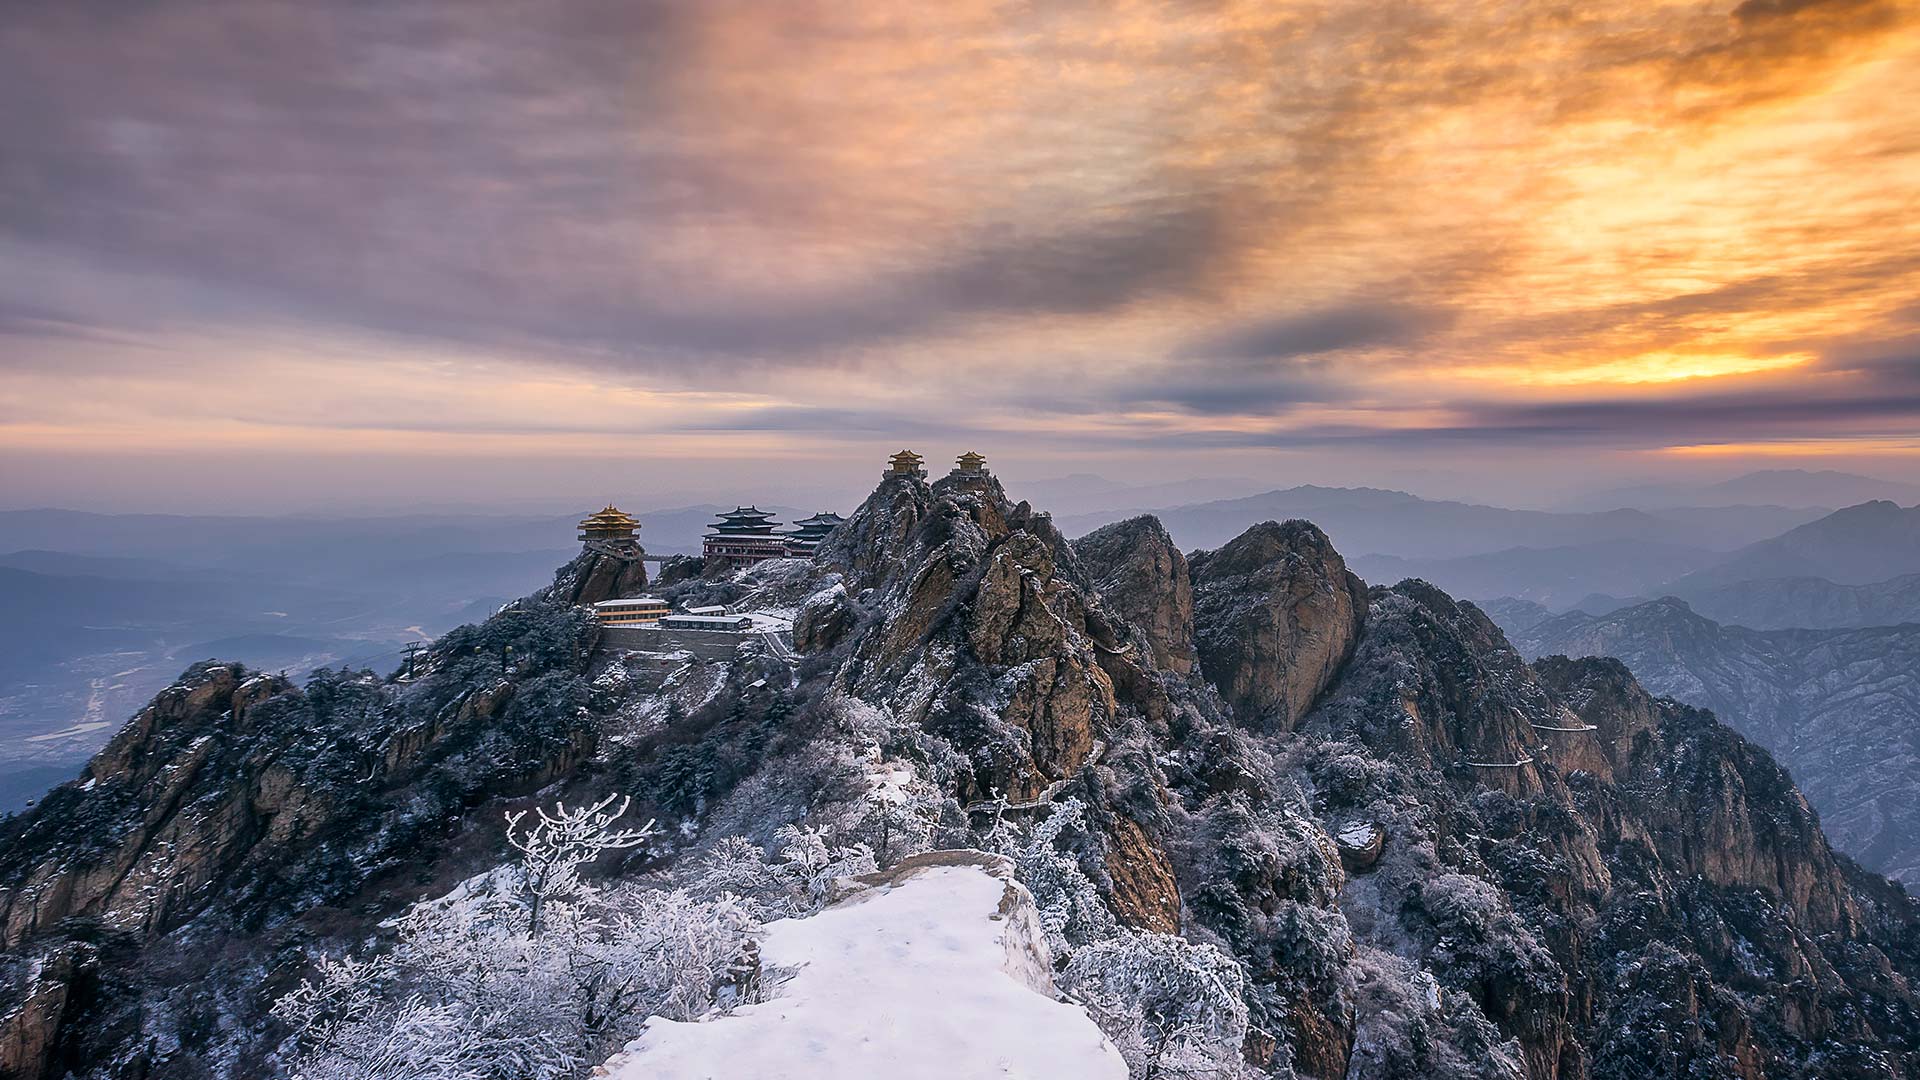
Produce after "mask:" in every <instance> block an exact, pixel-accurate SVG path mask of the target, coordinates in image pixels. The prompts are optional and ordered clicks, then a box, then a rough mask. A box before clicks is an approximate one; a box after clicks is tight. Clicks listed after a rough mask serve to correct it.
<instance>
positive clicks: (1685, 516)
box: [1057, 485, 1821, 562]
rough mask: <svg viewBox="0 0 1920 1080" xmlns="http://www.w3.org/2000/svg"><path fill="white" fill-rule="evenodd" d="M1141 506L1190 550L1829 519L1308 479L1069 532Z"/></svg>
mask: <svg viewBox="0 0 1920 1080" xmlns="http://www.w3.org/2000/svg"><path fill="white" fill-rule="evenodd" d="M1139 509H1147V510H1149V511H1150V512H1151V513H1153V514H1154V515H1155V516H1156V517H1158V518H1159V519H1160V520H1161V522H1162V523H1164V524H1165V526H1166V528H1167V531H1168V532H1169V533H1171V534H1172V536H1173V538H1174V540H1175V541H1176V542H1177V543H1179V544H1180V545H1181V546H1182V547H1186V548H1211V547H1217V546H1219V545H1220V544H1222V543H1225V542H1226V541H1227V540H1228V539H1231V538H1232V537H1234V536H1236V535H1238V534H1239V533H1240V532H1241V531H1242V530H1244V529H1246V527H1247V526H1248V525H1251V524H1253V523H1255V522H1259V521H1266V520H1270V519H1271V520H1285V519H1288V518H1304V519H1306V520H1308V521H1312V522H1313V523H1314V524H1316V525H1318V526H1320V528H1322V529H1323V530H1325V531H1326V533H1327V535H1328V536H1330V537H1331V538H1332V539H1333V541H1334V542H1335V543H1336V544H1338V545H1340V547H1341V548H1343V549H1344V550H1347V551H1352V552H1357V553H1360V555H1361V556H1364V555H1390V556H1396V557H1399V558H1405V559H1456V558H1462V557H1467V556H1474V555H1484V554H1487V553H1490V552H1497V551H1505V550H1509V549H1513V548H1532V549H1542V548H1569V547H1583V546H1588V545H1594V544H1602V543H1623V542H1631V543H1641V544H1657V545H1664V546H1668V547H1682V548H1699V549H1704V550H1706V551H1731V550H1733V549H1735V548H1738V547H1741V546H1744V545H1746V544H1751V543H1753V542H1755V541H1757V540H1761V539H1764V538H1766V537H1771V536H1777V535H1779V534H1780V533H1781V532H1783V531H1785V530H1787V529H1791V528H1793V527H1795V526H1797V525H1803V524H1805V523H1807V522H1809V521H1812V520H1814V519H1816V518H1818V517H1820V516H1821V511H1819V510H1808V509H1794V508H1787V507H1778V506H1725V507H1691V508H1677V509H1669V510H1660V511H1645V510H1632V509H1619V510H1604V511H1597V512H1591V513H1560V512H1554V511H1547V510H1511V509H1507V508H1504V507H1498V506H1483V505H1479V504H1475V503H1463V502H1450V501H1437V500H1432V499H1422V498H1420V497H1418V496H1415V495H1409V494H1408V493H1406V492H1404V491H1388V490H1383V489H1380V488H1330V487H1316V486H1312V485H1307V486H1302V487H1294V488H1287V489H1285V490H1281V491H1269V492H1265V493H1262V494H1259V495H1250V496H1246V497H1243V498H1237V499H1221V500H1216V501H1213V502H1201V503H1191V504H1187V505H1180V506H1172V507H1161V508H1134V509H1132V510H1119V509H1115V510H1103V511H1099V512H1095V513H1087V514H1069V515H1064V516H1062V517H1060V518H1058V519H1057V520H1058V524H1059V525H1060V527H1061V528H1062V529H1063V530H1064V531H1065V532H1067V533H1068V534H1069V535H1075V536H1077V535H1082V534H1085V533H1088V532H1092V531H1093V530H1094V529H1097V528H1099V527H1100V526H1102V525H1107V524H1111V523H1112V522H1114V521H1118V520H1122V519H1124V518H1127V517H1130V516H1133V513H1134V512H1136V511H1137V510H1139ZM1358 558H1359V557H1358V556H1356V562H1357V561H1358Z"/></svg>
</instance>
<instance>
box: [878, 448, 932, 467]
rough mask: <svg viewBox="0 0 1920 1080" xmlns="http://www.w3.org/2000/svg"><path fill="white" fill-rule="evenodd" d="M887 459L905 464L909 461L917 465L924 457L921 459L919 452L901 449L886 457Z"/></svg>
mask: <svg viewBox="0 0 1920 1080" xmlns="http://www.w3.org/2000/svg"><path fill="white" fill-rule="evenodd" d="M887 460H888V461H892V462H895V463H899V464H906V463H908V462H911V463H913V464H915V465H918V464H920V462H921V461H922V460H924V459H922V458H921V457H920V455H919V454H916V453H914V452H913V451H911V450H902V451H900V452H899V453H897V454H895V455H893V456H892V457H890V458H888V459H887Z"/></svg>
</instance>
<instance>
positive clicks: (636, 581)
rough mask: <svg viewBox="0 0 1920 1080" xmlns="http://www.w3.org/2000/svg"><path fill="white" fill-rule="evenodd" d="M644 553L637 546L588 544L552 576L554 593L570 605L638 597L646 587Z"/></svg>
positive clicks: (589, 604) (590, 604)
mask: <svg viewBox="0 0 1920 1080" xmlns="http://www.w3.org/2000/svg"><path fill="white" fill-rule="evenodd" d="M645 554H646V553H645V552H644V551H642V550H641V549H640V546H639V545H638V544H623V545H619V546H611V545H607V544H592V543H590V544H587V545H585V546H584V547H583V548H582V549H581V551H580V554H579V555H578V556H577V557H575V558H574V560H573V561H572V562H570V563H568V564H567V565H565V566H563V567H561V568H560V570H559V571H558V572H557V573H556V574H555V575H554V579H553V594H554V596H555V598H556V599H560V600H564V601H565V602H567V603H569V604H585V605H588V606H592V605H594V604H597V603H599V602H600V601H602V600H617V599H620V598H622V597H628V596H638V595H640V594H642V593H643V592H645V591H646V588H647V564H646V563H645V562H644V561H643V560H642V556H644V555H645Z"/></svg>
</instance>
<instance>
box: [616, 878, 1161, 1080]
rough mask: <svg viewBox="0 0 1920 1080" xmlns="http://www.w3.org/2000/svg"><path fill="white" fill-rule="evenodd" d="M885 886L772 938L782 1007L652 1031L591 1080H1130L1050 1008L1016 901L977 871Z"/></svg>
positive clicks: (1056, 1006) (1106, 1051)
mask: <svg viewBox="0 0 1920 1080" xmlns="http://www.w3.org/2000/svg"><path fill="white" fill-rule="evenodd" d="M941 854H944V855H951V854H953V853H941ZM891 877H892V882H891V883H890V884H883V885H879V886H876V887H873V888H870V889H867V890H864V891H862V892H859V893H856V894H854V895H853V896H851V897H849V898H848V899H847V900H845V901H843V902H842V903H841V904H839V905H838V906H835V907H832V908H829V909H828V910H826V911H824V912H821V913H820V914H818V915H815V916H813V917H812V918H807V919H788V920H785V921H782V922H777V923H773V924H771V925H770V926H768V927H767V934H766V940H765V942H764V944H763V945H762V947H761V957H762V960H763V962H764V963H766V964H767V965H769V966H771V967H777V968H788V969H792V970H793V972H794V973H793V975H792V977H791V978H790V979H789V980H788V981H787V982H786V983H784V984H783V985H782V986H781V987H780V988H779V990H778V994H779V996H778V997H776V998H774V999H773V1000H771V1001H767V1002H764V1003H761V1004H758V1005H748V1006H743V1007H742V1008H740V1009H738V1010H736V1011H735V1012H734V1013H733V1014H732V1015H730V1016H724V1017H719V1018H716V1019H712V1020H707V1021H704V1022H698V1023H675V1022H672V1021H667V1020H660V1019H655V1020H653V1021H651V1022H649V1023H648V1025H647V1030H646V1033H645V1034H644V1035H642V1036H641V1037H640V1038H638V1039H636V1040H634V1041H633V1042H632V1043H630V1044H628V1046H627V1048H626V1050H625V1051H623V1052H622V1053H620V1054H619V1055H616V1056H615V1057H614V1058H613V1060H611V1061H609V1062H607V1064H606V1065H605V1066H603V1067H602V1068H600V1069H598V1070H595V1073H594V1075H595V1076H598V1077H604V1078H607V1080H707V1078H711V1077H757V1078H764V1080H845V1078H847V1077H856V1076H899V1077H915V1078H925V1080H974V1078H979V1080H986V1078H989V1077H992V1078H996V1080H1005V1078H1008V1077H1015V1078H1019V1077H1028V1078H1032V1080H1125V1077H1126V1075H1127V1067H1126V1063H1125V1062H1124V1061H1122V1060H1121V1058H1120V1055H1119V1052H1118V1051H1117V1050H1115V1049H1114V1047H1113V1045H1112V1044H1111V1043H1109V1042H1108V1041H1107V1039H1106V1038H1105V1036H1103V1035H1102V1034H1101V1033H1100V1029H1099V1028H1098V1027H1096V1026H1095V1025H1094V1022H1093V1020H1092V1019H1091V1018H1090V1017H1088V1016H1087V1013H1086V1011H1085V1010H1084V1009H1082V1008H1080V1007H1079V1006H1076V1005H1069V1004H1066V1003H1064V1002H1061V1001H1058V1000H1055V999H1054V996H1053V986H1052V979H1051V976H1050V975H1049V973H1048V971H1049V968H1048V965H1047V964H1046V963H1045V956H1046V945H1045V942H1044V941H1043V940H1041V939H1038V938H1037V937H1036V936H1035V935H1036V934H1037V931H1038V926H1037V920H1036V919H1035V918H1034V917H1033V913H1032V901H1031V900H1030V899H1029V898H1028V897H1027V896H1026V894H1025V890H1023V889H1021V888H1020V887H1019V886H1017V885H1012V884H1011V883H1010V882H1008V881H1005V880H1002V879H1001V878H999V877H995V876H994V875H993V874H992V873H990V872H989V870H988V869H986V868H983V867H982V866H980V865H939V864H938V863H937V862H936V863H935V864H932V865H927V866H924V867H923V868H919V869H917V870H915V871H913V872H911V873H910V874H908V875H901V874H898V873H895V874H893V875H891ZM1010 892H1011V893H1012V894H1013V895H1014V896H1015V897H1016V898H1017V903H1016V904H1015V905H1013V910H1011V911H1004V910H1003V901H1004V900H1005V899H1006V898H1007V897H1008V895H1009V893H1010ZM1023 915H1024V917H1023ZM1036 950H1037V952H1036ZM1036 961H1037V962H1036Z"/></svg>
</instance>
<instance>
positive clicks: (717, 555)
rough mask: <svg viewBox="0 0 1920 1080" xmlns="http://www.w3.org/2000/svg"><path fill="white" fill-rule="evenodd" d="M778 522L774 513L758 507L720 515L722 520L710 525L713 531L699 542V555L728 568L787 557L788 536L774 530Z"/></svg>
mask: <svg viewBox="0 0 1920 1080" xmlns="http://www.w3.org/2000/svg"><path fill="white" fill-rule="evenodd" d="M779 524H780V523H779V522H777V521H775V520H773V515H772V514H769V513H767V512H766V511H764V510H761V509H758V508H757V507H752V506H742V507H738V508H736V509H734V510H732V511H730V512H728V513H725V514H721V515H720V520H719V521H716V522H714V523H713V524H712V525H711V526H709V527H708V528H709V529H710V530H711V531H709V532H708V533H707V535H706V537H705V538H704V540H703V542H702V543H701V545H700V554H701V555H702V556H703V557H705V558H708V559H719V560H721V561H722V562H724V563H725V564H726V565H727V566H729V567H736V566H752V565H753V564H754V563H757V562H765V561H766V560H768V559H781V558H785V557H786V554H787V544H786V538H785V537H783V536H781V535H780V534H778V533H776V532H774V529H775V528H777V527H778V526H779Z"/></svg>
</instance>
